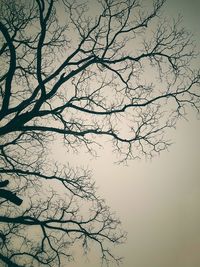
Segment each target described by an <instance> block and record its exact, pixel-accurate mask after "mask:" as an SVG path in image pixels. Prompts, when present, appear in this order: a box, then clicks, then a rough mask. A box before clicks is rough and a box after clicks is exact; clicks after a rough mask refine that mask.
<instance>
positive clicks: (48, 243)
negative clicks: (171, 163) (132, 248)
mask: <svg viewBox="0 0 200 267" xmlns="http://www.w3.org/2000/svg"><path fill="white" fill-rule="evenodd" d="M164 4H165V1H164V0H156V1H154V2H152V4H151V6H150V5H149V4H147V3H146V7H145V1H139V0H126V1H116V0H99V1H95V8H94V7H93V5H94V1H92V2H91V3H88V4H86V3H83V1H70V0H59V1H56V0H46V1H44V0H30V1H24V0H17V1H11V0H9V1H5V0H2V1H1V10H0V18H1V19H0V58H1V62H0V64H1V70H0V96H1V99H0V101H1V107H0V120H1V124H0V139H1V143H0V157H1V158H0V161H1V167H0V175H1V177H2V181H0V186H1V187H9V189H8V188H6V189H5V188H2V189H0V196H1V199H2V201H1V204H0V205H1V215H0V222H1V228H0V240H1V241H2V242H1V243H0V246H1V248H2V250H1V251H2V252H1V253H0V260H2V261H3V262H4V263H5V264H7V265H8V266H11V265H12V264H13V265H12V266H36V265H37V266H44V265H45V266H62V260H63V258H64V257H67V258H68V259H71V257H72V254H71V251H70V247H71V246H73V244H74V243H76V242H79V241H80V240H81V242H82V246H83V248H84V249H85V251H87V249H88V247H89V245H90V242H95V243H96V244H98V245H99V248H100V251H101V257H102V259H103V260H106V261H107V262H108V261H109V260H110V259H115V260H116V261H118V260H120V258H116V257H115V256H114V255H113V254H112V252H111V251H110V243H116V244H118V243H122V242H123V241H124V239H125V234H124V233H123V232H121V231H120V230H119V226H120V221H119V220H118V219H116V218H115V216H114V215H113V214H112V213H111V212H110V210H109V208H108V207H107V206H106V204H105V202H104V201H103V200H102V199H101V198H99V197H98V196H97V194H96V190H95V186H94V183H93V181H92V180H91V178H90V176H91V175H90V172H89V171H88V170H83V169H80V168H77V169H73V168H71V167H70V166H69V165H68V164H66V166H60V165H59V164H58V163H53V162H48V161H47V155H48V144H49V142H50V141H51V140H53V139H56V137H57V136H58V135H61V136H63V139H64V144H65V145H66V146H67V147H70V148H72V149H77V148H78V147H79V146H80V145H84V146H85V147H86V149H87V150H88V151H89V152H91V153H93V144H94V143H95V142H96V139H95V136H99V137H100V136H104V137H107V138H108V140H110V141H111V142H112V144H113V147H114V150H115V151H116V152H117V153H118V154H119V155H120V161H122V162H123V161H126V160H129V159H134V158H136V157H140V156H141V155H145V156H147V157H152V156H153V155H154V154H156V153H158V152H160V151H162V150H164V149H166V148H167V147H168V145H169V144H170V142H169V141H168V140H167V138H166V131H167V129H168V128H171V127H174V126H175V125H176V122H177V120H178V119H179V118H181V117H182V116H184V115H185V112H186V108H187V107H188V106H191V107H192V108H194V109H195V110H197V111H199V107H200V106H199V96H200V94H199V83H200V75H199V70H195V69H193V68H192V60H193V59H194V58H195V57H196V56H197V51H196V49H195V47H194V45H193V41H192V36H191V35H190V34H189V33H188V32H187V31H186V30H185V29H184V28H182V27H181V18H178V19H177V20H174V21H171V22H170V21H168V20H166V19H162V18H161V16H160V14H161V13H160V12H161V10H162V9H161V8H162V6H163V5H164ZM91 6H92V8H91V10H89V7H91ZM88 10H89V11H88ZM98 140H100V139H99V138H98ZM54 185H59V186H60V188H62V189H61V190H62V191H63V192H62V195H61V194H59V192H58V191H56V190H51V189H48V187H49V186H52V188H53V187H54ZM44 192H45V193H44ZM63 196H64V197H63ZM21 198H22V199H23V200H24V201H23V203H22V205H21V202H22V199H21ZM17 203H18V205H19V207H17V208H16V205H15V204H17ZM83 203H85V204H84V205H85V207H88V209H87V212H85V213H84V214H82V213H81V212H82V209H81V205H82V204H83ZM30 229H34V230H33V231H36V233H38V239H37V240H35V239H34V237H32V236H31V235H27V233H29V231H30ZM13 240H14V241H13ZM24 264H25V265H24Z"/></svg>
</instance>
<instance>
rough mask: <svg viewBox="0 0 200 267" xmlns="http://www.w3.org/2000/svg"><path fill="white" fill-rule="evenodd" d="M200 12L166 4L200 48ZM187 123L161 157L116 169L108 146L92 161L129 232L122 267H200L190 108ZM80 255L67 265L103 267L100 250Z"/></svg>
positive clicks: (199, 151) (198, 152)
mask: <svg viewBox="0 0 200 267" xmlns="http://www.w3.org/2000/svg"><path fill="white" fill-rule="evenodd" d="M199 10H200V1H197V0H190V1H189V0H174V1H173V0H168V3H167V4H166V6H165V12H166V14H168V16H169V17H171V16H176V15H177V14H179V13H180V14H182V15H183V25H184V26H185V27H186V28H187V29H188V30H190V31H192V32H193V33H194V39H195V40H196V41H197V45H198V47H200V46H199V44H200V27H199V25H200V16H199ZM187 119H188V120H187V121H186V120H185V121H180V122H179V123H178V125H177V128H176V130H172V131H171V132H170V138H171V140H172V141H173V145H172V146H171V147H170V148H169V151H165V152H162V153H161V154H160V155H159V157H155V158H153V159H152V160H149V161H146V160H145V159H143V160H135V161H131V162H129V163H128V166H123V165H114V164H113V162H114V161H115V158H114V157H113V154H112V151H111V148H110V147H109V146H108V145H107V144H105V146H104V149H102V150H100V151H99V152H98V154H99V157H98V158H97V159H93V160H92V161H90V163H91V165H92V168H93V177H94V179H95V181H96V183H97V186H98V192H99V194H100V195H101V196H102V197H104V198H105V199H106V202H107V204H108V205H109V206H110V207H111V208H112V210H113V211H115V212H116V215H117V216H118V217H119V218H120V219H121V221H122V226H123V228H124V230H125V231H127V233H128V239H127V242H126V243H125V244H124V245H122V246H120V247H118V248H117V249H116V252H117V254H119V255H122V256H123V257H124V261H123V263H122V264H121V266H122V267H169V266H170V267H199V266H200V211H199V203H200V177H199V176H200V175H199V174H200V161H199V159H200V138H199V136H200V121H199V120H198V118H197V116H196V114H194V113H193V112H192V111H190V110H189V111H188V117H187ZM76 255H77V256H76ZM76 255H75V262H72V263H69V264H66V266H68V267H86V266H87V267H99V266H101V265H100V263H99V262H98V261H97V255H96V252H95V250H94V251H93V250H91V253H89V254H88V258H86V257H82V254H81V252H80V251H76ZM110 266H111V267H113V266H115V265H114V264H113V265H112V264H111V265H110Z"/></svg>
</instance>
